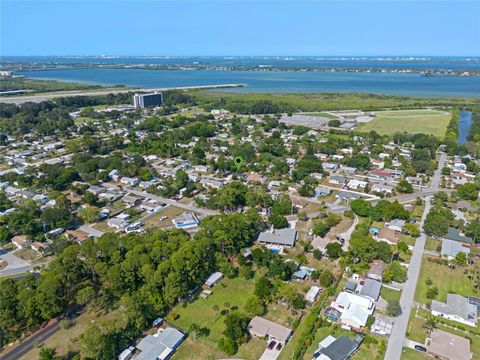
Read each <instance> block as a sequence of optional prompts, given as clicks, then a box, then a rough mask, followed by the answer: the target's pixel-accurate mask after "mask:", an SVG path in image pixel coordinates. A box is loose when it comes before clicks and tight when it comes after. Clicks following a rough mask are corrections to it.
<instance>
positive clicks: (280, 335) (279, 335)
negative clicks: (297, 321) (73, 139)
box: [247, 316, 293, 343]
mask: <svg viewBox="0 0 480 360" xmlns="http://www.w3.org/2000/svg"><path fill="white" fill-rule="evenodd" d="M247 330H248V332H249V333H250V335H252V336H256V337H260V338H264V337H268V338H269V340H276V341H280V342H282V343H286V342H287V341H288V339H289V338H290V336H291V335H292V332H293V331H292V329H289V328H287V327H285V326H282V325H279V324H277V323H274V322H273V321H270V320H267V319H265V318H262V317H260V316H255V317H254V318H253V319H252V320H250V323H249V324H248V326H247Z"/></svg>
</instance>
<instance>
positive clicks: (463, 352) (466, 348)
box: [427, 329, 472, 360]
mask: <svg viewBox="0 0 480 360" xmlns="http://www.w3.org/2000/svg"><path fill="white" fill-rule="evenodd" d="M427 349H428V352H429V353H430V354H431V355H433V356H434V357H435V358H437V359H441V360H470V359H471V358H472V353H471V351H470V340H468V339H465V338H463V337H461V336H458V335H454V334H451V333H448V332H446V331H442V330H438V329H435V330H433V331H432V334H431V335H430V338H429V339H427Z"/></svg>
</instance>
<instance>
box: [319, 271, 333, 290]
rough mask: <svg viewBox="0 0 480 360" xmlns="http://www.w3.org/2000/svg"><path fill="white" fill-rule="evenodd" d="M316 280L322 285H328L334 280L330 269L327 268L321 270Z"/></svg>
mask: <svg viewBox="0 0 480 360" xmlns="http://www.w3.org/2000/svg"><path fill="white" fill-rule="evenodd" d="M318 280H319V281H320V284H321V285H322V286H323V287H329V286H330V285H332V284H333V281H334V280H335V278H334V276H333V274H332V272H331V271H329V270H324V271H322V273H321V274H320V277H319V278H318Z"/></svg>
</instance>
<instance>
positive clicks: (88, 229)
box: [78, 225, 104, 238]
mask: <svg viewBox="0 0 480 360" xmlns="http://www.w3.org/2000/svg"><path fill="white" fill-rule="evenodd" d="M78 229H79V230H81V231H83V232H85V233H87V235H88V236H89V237H96V238H97V237H100V236H102V235H103V234H104V232H103V231H100V230H97V229H95V228H93V227H91V226H88V225H82V226H80V227H79V228H78Z"/></svg>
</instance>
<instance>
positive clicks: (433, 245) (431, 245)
mask: <svg viewBox="0 0 480 360" xmlns="http://www.w3.org/2000/svg"><path fill="white" fill-rule="evenodd" d="M441 249H442V242H441V241H440V240H438V239H434V238H431V237H427V241H426V242H425V250H429V251H439V250H441Z"/></svg>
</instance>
